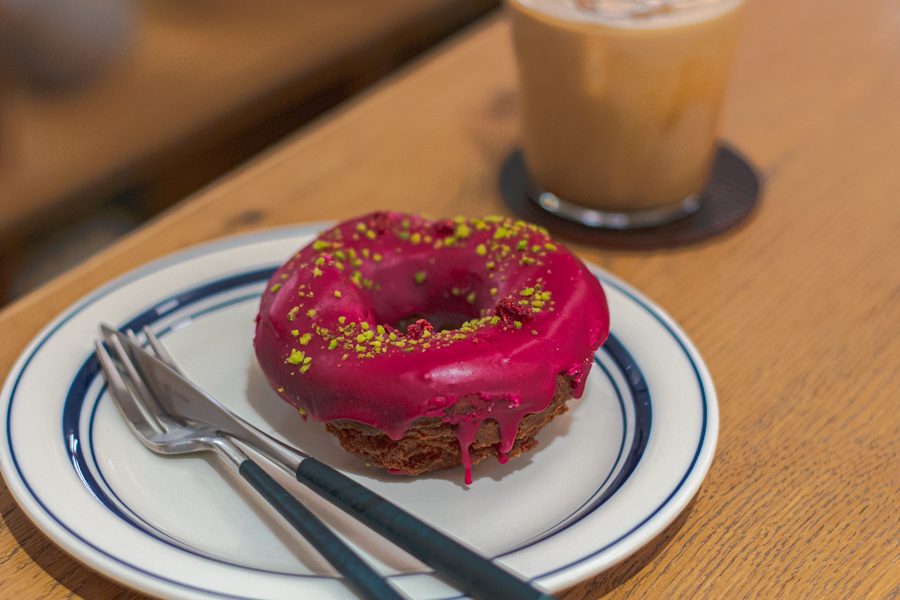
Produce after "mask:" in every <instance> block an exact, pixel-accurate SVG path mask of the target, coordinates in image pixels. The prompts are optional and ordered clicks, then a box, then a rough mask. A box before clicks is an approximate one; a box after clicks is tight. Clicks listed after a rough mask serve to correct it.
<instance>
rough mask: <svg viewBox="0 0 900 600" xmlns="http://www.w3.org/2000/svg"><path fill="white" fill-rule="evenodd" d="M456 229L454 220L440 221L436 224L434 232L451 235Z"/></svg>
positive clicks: (440, 234)
mask: <svg viewBox="0 0 900 600" xmlns="http://www.w3.org/2000/svg"><path fill="white" fill-rule="evenodd" d="M454 231H456V229H454V227H453V221H450V220H449V219H448V220H446V221H439V222H437V223H435V224H434V233H435V234H437V235H439V236H447V235H451V234H452V233H453V232H454Z"/></svg>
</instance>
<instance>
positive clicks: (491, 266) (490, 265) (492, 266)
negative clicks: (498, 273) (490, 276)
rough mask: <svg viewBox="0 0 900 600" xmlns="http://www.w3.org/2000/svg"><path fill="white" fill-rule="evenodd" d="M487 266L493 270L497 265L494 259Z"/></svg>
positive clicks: (489, 269)
mask: <svg viewBox="0 0 900 600" xmlns="http://www.w3.org/2000/svg"><path fill="white" fill-rule="evenodd" d="M485 266H486V267H487V268H488V271H493V270H494V266H495V265H494V261H491V262H489V263H488V264H486V265H485Z"/></svg>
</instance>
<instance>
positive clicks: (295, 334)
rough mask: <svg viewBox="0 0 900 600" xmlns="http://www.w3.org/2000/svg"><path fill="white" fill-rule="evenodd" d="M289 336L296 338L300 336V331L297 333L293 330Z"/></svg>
mask: <svg viewBox="0 0 900 600" xmlns="http://www.w3.org/2000/svg"><path fill="white" fill-rule="evenodd" d="M291 335H292V336H294V337H297V336H298V335H300V331H298V330H297V329H295V330H293V331H292V332H291Z"/></svg>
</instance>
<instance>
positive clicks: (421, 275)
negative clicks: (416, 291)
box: [416, 271, 425, 283]
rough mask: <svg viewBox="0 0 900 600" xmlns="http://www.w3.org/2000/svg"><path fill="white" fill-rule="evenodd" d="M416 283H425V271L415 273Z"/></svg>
mask: <svg viewBox="0 0 900 600" xmlns="http://www.w3.org/2000/svg"><path fill="white" fill-rule="evenodd" d="M416 283H425V271H419V272H418V273H416Z"/></svg>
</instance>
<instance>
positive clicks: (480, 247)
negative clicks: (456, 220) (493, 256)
mask: <svg viewBox="0 0 900 600" xmlns="http://www.w3.org/2000/svg"><path fill="white" fill-rule="evenodd" d="M475 252H477V253H478V256H484V255H485V254H487V246H485V245H484V244H478V246H477V247H476V248H475Z"/></svg>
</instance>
